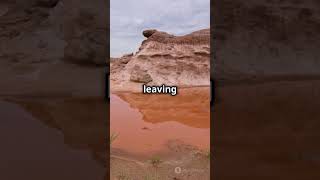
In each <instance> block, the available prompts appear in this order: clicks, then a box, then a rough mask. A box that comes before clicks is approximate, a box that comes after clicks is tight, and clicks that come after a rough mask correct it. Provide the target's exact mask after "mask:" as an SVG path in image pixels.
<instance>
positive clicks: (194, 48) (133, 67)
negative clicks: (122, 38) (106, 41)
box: [110, 29, 210, 91]
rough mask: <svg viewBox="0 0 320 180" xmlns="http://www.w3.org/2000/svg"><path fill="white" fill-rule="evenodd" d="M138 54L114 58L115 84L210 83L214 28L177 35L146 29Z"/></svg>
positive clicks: (130, 86)
mask: <svg viewBox="0 0 320 180" xmlns="http://www.w3.org/2000/svg"><path fill="white" fill-rule="evenodd" d="M143 35H144V36H145V37H146V38H147V39H146V40H144V41H143V42H142V44H141V47H140V48H139V51H138V52H137V53H135V54H129V55H125V56H123V57H122V58H120V59H114V58H112V59H111V62H110V69H111V75H110V77H111V88H112V90H120V91H123V90H124V91H126V90H129V91H132V90H133V91H141V84H142V83H145V84H149V85H162V84H166V85H177V86H207V85H209V83H210V73H209V71H210V30H209V29H204V30H200V31H197V32H193V33H191V34H188V35H185V36H174V35H171V34H168V33H165V32H161V31H157V30H146V31H144V32H143Z"/></svg>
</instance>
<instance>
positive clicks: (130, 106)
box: [110, 88, 210, 156]
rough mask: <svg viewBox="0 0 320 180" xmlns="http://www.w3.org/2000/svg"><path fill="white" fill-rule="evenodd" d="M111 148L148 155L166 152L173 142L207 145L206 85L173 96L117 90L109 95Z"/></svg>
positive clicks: (207, 107)
mask: <svg viewBox="0 0 320 180" xmlns="http://www.w3.org/2000/svg"><path fill="white" fill-rule="evenodd" d="M110 102H111V109H110V113H111V115H110V116H111V118H110V121H111V122H110V126H111V127H110V128H111V129H110V133H111V134H117V135H118V137H117V138H116V139H115V140H114V141H113V142H112V144H111V146H112V149H117V150H120V151H122V152H126V153H129V154H133V155H140V156H150V155H153V154H165V153H168V152H169V144H170V142H173V141H178V142H183V144H186V145H191V146H194V147H197V148H199V149H202V150H208V149H209V145H210V102H209V89H208V88H189V89H184V90H182V89H181V91H179V94H178V95H177V96H170V95H144V94H138V93H117V94H112V95H111V101H110Z"/></svg>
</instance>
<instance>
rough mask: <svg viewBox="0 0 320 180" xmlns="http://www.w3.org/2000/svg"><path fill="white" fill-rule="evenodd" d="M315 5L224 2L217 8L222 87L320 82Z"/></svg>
mask: <svg viewBox="0 0 320 180" xmlns="http://www.w3.org/2000/svg"><path fill="white" fill-rule="evenodd" d="M319 10H320V6H319V1H315V0H307V1H301V0H295V1H291V0H261V1H255V0H248V1H241V0H221V1H219V2H214V4H213V6H212V17H213V18H212V23H213V24H212V26H213V28H212V29H214V32H213V38H214V39H213V40H212V43H213V45H212V47H213V48H212V49H213V50H214V52H213V53H214V56H215V59H214V60H213V61H211V63H212V64H211V68H213V71H212V72H211V73H212V77H214V78H215V79H216V80H217V81H219V82H221V83H222V82H224V84H226V83H227V82H255V81H265V80H268V81H274V80H277V81H279V80H280V79H283V80H294V79H310V78H311V79H319V77H320V61H319V58H318V56H315V54H318V49H319V48H318V47H319V46H320V35H319V33H318V32H319V28H320V11H319Z"/></svg>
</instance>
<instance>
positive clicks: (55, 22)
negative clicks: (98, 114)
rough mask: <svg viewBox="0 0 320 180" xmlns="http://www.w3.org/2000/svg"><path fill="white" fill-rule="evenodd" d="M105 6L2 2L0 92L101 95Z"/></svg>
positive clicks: (44, 1) (34, 0) (73, 0)
mask: <svg viewBox="0 0 320 180" xmlns="http://www.w3.org/2000/svg"><path fill="white" fill-rule="evenodd" d="M107 7H108V6H107V2H106V1H98V0H94V1H90V2H89V1H84V0H80V1H76V0H70V1H61V0H30V1H27V0H21V1H14V0H4V1H1V2H0V67H1V68H0V74H5V76H3V75H2V76H1V78H0V82H1V84H2V85H1V86H2V88H1V90H0V95H1V96H7V95H10V96H14V95H35V94H37V95H39V94H41V96H44V95H45V94H47V95H48V94H60V95H61V94H64V95H68V94H69V95H71V94H78V95H80V94H81V95H91V96H103V95H104V92H103V91H104V88H103V87H104V84H103V83H101V82H104V80H103V78H104V76H103V74H104V72H105V69H106V68H105V66H106V65H107V62H106V59H108V58H107V56H108V55H107V49H108V48H107V44H108V41H107V36H106V34H107V26H108V20H109V18H107V11H106V10H107ZM101 12H105V13H101ZM80 76H81V77H80ZM71 84H72V85H71Z"/></svg>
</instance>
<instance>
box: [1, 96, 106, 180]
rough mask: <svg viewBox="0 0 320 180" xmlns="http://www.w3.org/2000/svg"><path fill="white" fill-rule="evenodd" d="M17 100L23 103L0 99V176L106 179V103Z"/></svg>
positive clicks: (66, 179)
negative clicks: (104, 161) (104, 104)
mask: <svg viewBox="0 0 320 180" xmlns="http://www.w3.org/2000/svg"><path fill="white" fill-rule="evenodd" d="M15 102H16V104H19V105H20V106H19V105H16V104H13V103H7V102H3V101H2V102H1V101H0V107H1V108H0V117H1V121H0V142H1V150H0V159H1V161H0V171H1V173H0V179H8V180H9V179H10V180H11V179H12V180H15V179H25V177H28V179H33V180H44V179H45V180H57V179H59V180H70V179H76V180H88V179H97V180H99V179H103V178H104V176H105V168H104V166H103V165H102V161H103V159H104V158H103V157H104V156H103V155H102V152H103V153H105V147H104V143H103V139H104V136H103V135H104V130H103V129H105V128H103V125H104V122H103V121H102V120H101V119H102V116H103V117H104V118H105V117H106V115H105V112H106V110H105V108H106V107H105V106H103V105H101V103H97V100H89V99H85V100H83V99H80V100H77V99H42V100H29V99H28V100H23V101H22V100H16V101H15ZM21 107H23V108H21ZM100 108H101V109H100ZM99 126H100V127H101V128H100V129H101V130H100V132H99V131H97V130H98V129H99V128H98V127H99ZM50 127H53V128H50ZM57 129H59V131H57ZM61 132H62V133H61ZM16 172H19V173H16Z"/></svg>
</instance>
